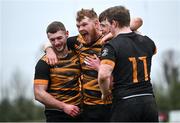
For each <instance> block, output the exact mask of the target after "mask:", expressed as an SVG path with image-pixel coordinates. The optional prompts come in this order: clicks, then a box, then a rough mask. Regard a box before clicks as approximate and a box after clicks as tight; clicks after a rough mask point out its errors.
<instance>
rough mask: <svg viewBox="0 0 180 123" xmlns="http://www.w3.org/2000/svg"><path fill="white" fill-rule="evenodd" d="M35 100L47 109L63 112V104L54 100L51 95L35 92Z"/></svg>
mask: <svg viewBox="0 0 180 123" xmlns="http://www.w3.org/2000/svg"><path fill="white" fill-rule="evenodd" d="M35 98H36V100H38V101H39V102H41V103H43V104H44V105H46V106H47V107H51V108H56V109H61V110H63V108H64V105H65V103H63V102H61V101H59V100H57V99H55V98H54V97H53V96H52V95H50V94H49V93H47V92H45V91H42V92H36V94H35Z"/></svg>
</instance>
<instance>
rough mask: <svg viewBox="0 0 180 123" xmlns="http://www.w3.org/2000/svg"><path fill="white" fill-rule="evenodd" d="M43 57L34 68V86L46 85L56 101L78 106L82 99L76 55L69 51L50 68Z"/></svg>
mask: <svg viewBox="0 0 180 123" xmlns="http://www.w3.org/2000/svg"><path fill="white" fill-rule="evenodd" d="M46 59H47V58H46V55H45V56H43V57H42V58H41V59H40V60H39V62H38V63H37V65H36V68H35V78H34V83H35V84H47V85H48V89H47V92H48V93H50V94H51V95H52V96H53V97H55V98H56V99H58V100H60V101H62V102H64V103H67V104H73V105H79V104H80V102H81V99H82V95H81V93H80V80H79V78H80V65H79V58H78V57H77V55H76V54H75V53H74V52H72V51H69V53H68V55H67V56H66V57H65V58H61V59H59V61H58V64H57V65H55V66H50V65H48V64H47V62H46Z"/></svg>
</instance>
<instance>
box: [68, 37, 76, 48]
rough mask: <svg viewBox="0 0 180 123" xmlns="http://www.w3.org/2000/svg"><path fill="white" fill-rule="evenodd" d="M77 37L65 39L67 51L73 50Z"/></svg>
mask: <svg viewBox="0 0 180 123" xmlns="http://www.w3.org/2000/svg"><path fill="white" fill-rule="evenodd" d="M77 37H78V36H72V37H69V38H68V39H67V46H68V49H71V50H74V49H75V48H74V47H75V44H77Z"/></svg>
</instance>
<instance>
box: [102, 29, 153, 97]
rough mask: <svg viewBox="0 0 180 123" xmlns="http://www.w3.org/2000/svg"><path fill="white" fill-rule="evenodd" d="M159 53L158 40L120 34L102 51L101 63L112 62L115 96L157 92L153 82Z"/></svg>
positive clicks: (134, 34)
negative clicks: (153, 58) (155, 63)
mask: <svg viewBox="0 0 180 123" xmlns="http://www.w3.org/2000/svg"><path fill="white" fill-rule="evenodd" d="M155 53H156V46H155V44H154V42H153V41H152V40H151V39H150V38H149V37H147V36H142V35H139V34H136V33H134V32H132V33H126V34H119V35H118V36H117V37H116V38H114V39H112V40H111V41H109V42H108V43H107V44H105V46H104V47H103V50H102V57H101V64H109V65H112V67H113V68H114V69H113V73H112V74H113V83H114V85H113V95H116V97H118V98H122V97H127V96H131V95H138V94H147V93H148V94H153V89H152V84H151V83H150V72H151V60H152V56H153V55H154V54H155Z"/></svg>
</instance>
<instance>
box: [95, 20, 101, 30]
mask: <svg viewBox="0 0 180 123" xmlns="http://www.w3.org/2000/svg"><path fill="white" fill-rule="evenodd" d="M94 24H95V26H96V28H97V29H99V28H100V22H99V20H98V19H95V20H94Z"/></svg>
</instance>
